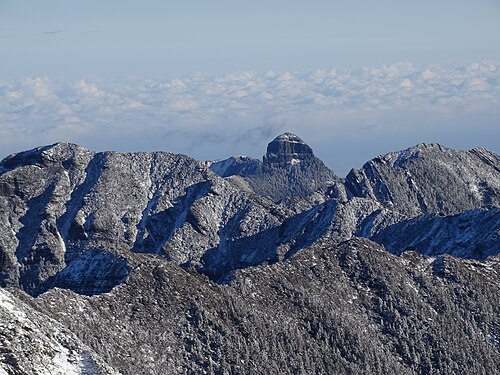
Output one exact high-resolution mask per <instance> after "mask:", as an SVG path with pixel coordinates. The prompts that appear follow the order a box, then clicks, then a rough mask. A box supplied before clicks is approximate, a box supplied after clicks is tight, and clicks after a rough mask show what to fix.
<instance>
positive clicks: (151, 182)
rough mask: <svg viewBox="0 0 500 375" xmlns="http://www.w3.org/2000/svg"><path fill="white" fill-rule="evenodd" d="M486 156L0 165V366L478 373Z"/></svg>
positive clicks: (493, 363) (126, 159) (485, 267)
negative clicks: (343, 171)
mask: <svg viewBox="0 0 500 375" xmlns="http://www.w3.org/2000/svg"><path fill="white" fill-rule="evenodd" d="M499 264H500V157H499V156H498V155H496V154H495V153H493V152H491V151H488V150H486V149H483V148H477V149H473V150H469V151H459V150H453V149H449V148H446V147H444V146H442V145H437V144H419V145H416V146H414V147H411V148H409V149H407V150H404V151H398V152H393V153H389V154H386V155H380V156H377V157H375V158H374V159H372V160H371V161H368V162H367V163H366V164H365V165H364V166H363V167H362V168H361V169H359V170H352V171H351V172H350V173H349V174H348V176H346V178H341V177H338V176H336V175H335V174H334V172H332V171H331V170H330V169H329V168H328V167H327V166H325V164H324V163H323V162H322V161H321V160H319V159H318V158H317V157H316V156H315V155H314V153H313V150H312V149H311V147H309V146H308V145H307V144H306V143H305V142H304V141H303V140H301V139H300V138H299V137H297V136H296V135H294V134H291V133H284V134H282V135H279V136H278V137H276V138H275V139H274V140H272V141H271V142H270V143H269V145H268V147H267V152H266V153H265V155H264V156H263V159H262V162H261V161H259V160H256V159H252V158H248V157H244V156H235V157H230V158H228V159H225V160H220V161H198V160H195V159H192V158H190V157H188V156H185V155H177V154H172V153H168V152H153V153H118V152H94V151H91V150H88V149H85V148H83V147H80V146H78V145H74V144H68V143H57V144H54V145H49V146H43V147H39V148H36V149H33V150H28V151H23V152H20V153H17V154H14V155H11V156H8V157H7V158H5V159H4V160H3V161H2V162H1V163H0V286H1V287H0V374H2V375H3V374H166V373H168V374H263V373H265V374H275V373H276V374H278V373H279V374H331V373H338V374H368V373H369V374H456V373H467V374H469V373H470V374H493V373H496V372H497V371H498V370H497V369H498V368H500V311H499V306H500V290H499V285H500V268H499Z"/></svg>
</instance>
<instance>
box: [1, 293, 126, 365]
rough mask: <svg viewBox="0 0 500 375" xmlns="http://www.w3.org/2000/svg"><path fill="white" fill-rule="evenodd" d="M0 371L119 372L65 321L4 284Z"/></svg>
mask: <svg viewBox="0 0 500 375" xmlns="http://www.w3.org/2000/svg"><path fill="white" fill-rule="evenodd" d="M0 374H2V375H4V374H5V375H7V374H30V375H31V374H32V375H73V374H74V375H79V374H89V375H90V374H102V375H108V374H109V375H114V374H116V375H118V374H119V372H118V371H116V370H114V369H113V368H112V367H110V366H109V365H107V364H106V363H105V362H104V361H103V360H102V358H101V357H99V356H98V355H97V354H96V353H95V352H94V351H93V350H92V349H90V348H89V347H88V346H87V345H85V344H83V342H82V341H81V340H80V339H78V338H77V337H76V336H75V335H74V334H73V333H72V332H71V331H69V330H68V328H66V327H65V326H64V325H62V324H61V323H59V322H57V321H55V320H53V319H51V318H49V317H48V316H47V315H45V314H42V313H40V312H38V311H36V310H34V309H33V308H31V307H30V306H29V305H28V304H26V303H24V302H22V301H20V300H19V299H18V298H16V296H15V295H13V294H12V293H10V292H9V291H7V290H5V289H3V288H0Z"/></svg>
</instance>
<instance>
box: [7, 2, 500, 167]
mask: <svg viewBox="0 0 500 375" xmlns="http://www.w3.org/2000/svg"><path fill="white" fill-rule="evenodd" d="M283 131H293V132H295V133H297V134H298V135H299V136H301V137H303V138H304V139H305V140H306V141H307V142H309V143H310V145H311V146H312V147H313V149H314V150H315V151H316V153H317V155H318V156H320V157H321V158H322V159H323V160H324V161H325V162H326V163H327V165H329V166H330V167H331V168H333V169H334V171H335V172H337V173H339V174H340V175H345V174H346V173H347V171H348V170H349V169H350V168H351V167H359V166H361V164H362V163H363V162H364V161H366V160H368V159H370V158H372V157H374V156H376V155H378V154H381V153H385V152H389V151H393V150H401V149H404V148H406V147H409V146H412V145H414V144H417V143H421V142H427V143H429V142H439V143H442V144H444V145H446V146H450V147H454V148H460V149H468V148H472V147H477V146H484V147H487V148H489V149H491V150H493V151H495V152H497V153H498V152H499V151H500V0H474V1H473V0H432V1H431V0H421V1H415V0H412V1H407V0H379V1H375V0H373V1H367V0H366V1H361V0H350V1H347V0H344V1H336V0H330V1H326V0H325V1H322V0H308V1H305V0H303V1H296V0H286V1H284V0H274V1H272V0H267V1H262V0H253V1H241V0H231V1H229V0H212V1H208V0H203V1H201V0H200V1H194V0H184V1H175V2H174V1H166V0H164V1H159V0H150V1H147V0H141V1H139V0H136V1H131V0H99V1H97V0H0V158H2V157H4V156H6V155H7V154H9V153H12V152H16V151H20V150H23V149H27V148H32V147H35V146H39V145H43V144H50V143H54V142H58V141H70V142H74V143H78V144H81V145H83V146H85V147H88V148H91V149H94V150H110V149H114V150H120V151H135V150H144V151H151V150H166V151H172V152H179V153H186V154H189V155H191V156H194V157H196V158H199V159H216V158H225V157H229V156H231V155H235V154H247V155H250V156H253V157H257V158H260V157H261V155H262V154H263V153H264V152H265V147H266V144H267V142H269V141H270V140H272V138H273V137H274V136H275V135H277V134H278V133H280V132H283Z"/></svg>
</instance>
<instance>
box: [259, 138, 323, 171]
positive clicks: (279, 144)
mask: <svg viewBox="0 0 500 375" xmlns="http://www.w3.org/2000/svg"><path fill="white" fill-rule="evenodd" d="M313 157H314V153H313V150H312V148H311V147H309V146H308V145H307V144H306V143H305V142H304V141H303V140H302V139H300V138H299V137H297V136H296V135H295V134H292V133H283V134H281V135H279V136H277V137H276V138H275V139H274V140H273V141H272V142H270V143H269V144H268V145H267V152H266V155H264V165H265V166H266V167H286V166H288V165H297V164H300V163H301V161H304V160H309V159H311V158H313Z"/></svg>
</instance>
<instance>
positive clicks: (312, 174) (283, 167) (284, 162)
mask: <svg viewBox="0 0 500 375" xmlns="http://www.w3.org/2000/svg"><path fill="white" fill-rule="evenodd" d="M246 180H247V181H248V183H249V185H250V186H251V188H252V190H253V191H254V192H255V193H256V194H259V195H262V196H264V197H269V198H271V199H272V200H273V201H280V200H284V199H286V198H288V199H290V198H293V197H300V198H304V197H307V196H310V195H311V194H313V193H315V192H317V191H318V190H319V191H323V190H326V189H327V188H328V187H329V186H331V185H334V184H335V183H337V182H338V181H339V179H338V178H337V177H336V176H335V174H334V173H333V172H332V171H331V170H329V169H328V168H327V167H326V166H325V165H324V164H323V162H322V161H321V160H320V159H318V158H317V157H316V156H314V153H313V150H312V149H311V148H310V147H309V146H308V145H307V144H306V143H305V142H304V141H303V140H302V139H300V138H299V137H297V136H296V135H295V134H292V133H284V134H281V135H279V136H278V137H276V138H275V139H274V140H273V141H272V142H270V143H269V144H268V146H267V152H266V154H265V155H264V157H263V163H262V173H260V174H256V175H251V176H246Z"/></svg>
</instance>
